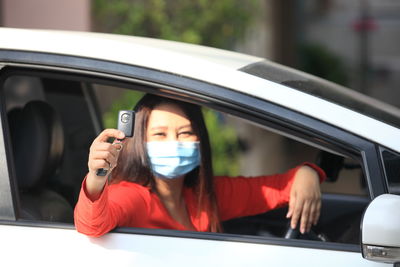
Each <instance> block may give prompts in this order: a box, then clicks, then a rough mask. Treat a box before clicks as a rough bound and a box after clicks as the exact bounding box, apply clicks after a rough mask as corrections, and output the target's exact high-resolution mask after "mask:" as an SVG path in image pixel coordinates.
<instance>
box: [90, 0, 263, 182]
mask: <svg viewBox="0 0 400 267" xmlns="http://www.w3.org/2000/svg"><path fill="white" fill-rule="evenodd" d="M259 1H260V0H245V1H243V0H93V1H92V7H93V12H92V13H93V16H92V17H93V22H94V23H93V24H94V29H95V30H96V31H100V32H112V33H118V34H125V35H135V36H144V37H153V38H160V39H166V40H174V41H181V42H187V43H194V44H200V45H206V46H212V47H217V48H224V49H233V47H234V45H235V43H236V42H237V41H238V40H240V39H241V38H243V36H244V33H245V31H246V29H247V28H248V27H249V25H251V23H252V19H253V18H254V17H256V13H257V11H258V7H259ZM140 97H141V95H140V93H137V92H133V91H129V92H126V93H124V95H123V96H122V97H121V98H120V99H117V100H116V101H115V102H114V104H113V105H112V107H111V108H110V110H109V111H108V112H106V113H105V114H104V124H105V126H106V127H116V121H115V118H116V117H117V113H118V110H120V109H129V108H132V106H133V105H134V104H135V103H136V102H137V100H138V99H139V98H140ZM203 114H204V117H205V120H206V125H207V128H208V132H209V135H210V142H211V146H212V153H213V167H214V173H215V174H216V175H237V174H238V172H239V164H238V163H239V158H238V156H239V155H238V153H239V146H238V138H237V135H236V133H235V130H234V129H233V128H231V127H230V126H228V125H227V124H225V123H224V120H223V119H221V118H222V115H221V114H220V113H218V112H215V111H212V110H209V109H204V110H203Z"/></svg>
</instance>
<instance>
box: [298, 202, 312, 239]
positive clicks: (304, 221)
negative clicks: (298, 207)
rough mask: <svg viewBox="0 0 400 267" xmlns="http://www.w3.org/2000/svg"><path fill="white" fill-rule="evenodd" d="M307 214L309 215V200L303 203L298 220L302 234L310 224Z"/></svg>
mask: <svg viewBox="0 0 400 267" xmlns="http://www.w3.org/2000/svg"><path fill="white" fill-rule="evenodd" d="M309 215H310V202H309V201H305V202H304V204H303V208H302V213H301V221H300V232H301V233H302V234H304V233H305V232H306V231H307V229H308V226H309V224H310V222H309Z"/></svg>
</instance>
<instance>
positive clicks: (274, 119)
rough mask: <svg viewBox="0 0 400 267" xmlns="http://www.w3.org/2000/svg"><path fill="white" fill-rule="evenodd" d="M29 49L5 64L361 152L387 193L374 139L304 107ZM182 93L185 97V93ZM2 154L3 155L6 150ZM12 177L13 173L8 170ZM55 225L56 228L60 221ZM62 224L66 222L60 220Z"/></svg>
mask: <svg viewBox="0 0 400 267" xmlns="http://www.w3.org/2000/svg"><path fill="white" fill-rule="evenodd" d="M24 53H28V54H29V55H30V56H29V57H26V55H25V56H22V55H20V54H19V53H16V52H14V53H11V54H8V56H9V59H8V60H9V61H11V62H12V63H8V64H7V63H6V62H5V63H4V64H7V65H9V66H10V67H12V68H16V67H17V68H23V69H26V70H31V71H32V70H37V71H39V72H46V71H47V72H60V71H62V73H65V74H68V75H72V76H77V77H86V80H87V81H88V82H95V81H96V82H100V81H101V83H105V84H110V85H115V86H123V87H125V88H127V87H129V85H132V84H135V89H139V88H140V90H142V91H144V92H148V93H157V94H159V95H163V96H168V97H173V98H177V99H180V100H184V101H188V102H192V103H195V104H199V105H203V106H206V107H208V108H212V109H215V110H219V111H222V112H226V113H229V114H232V115H235V116H239V117H241V118H243V119H246V120H250V121H252V122H254V123H257V124H260V125H264V126H266V127H268V128H273V129H275V130H277V131H278V132H284V133H286V134H287V135H288V136H290V137H292V138H293V137H294V138H298V139H301V140H305V141H308V142H309V143H312V144H314V145H317V146H321V147H326V148H328V149H332V150H334V151H338V152H339V153H343V154H346V155H350V156H352V157H358V158H359V160H360V161H362V162H363V166H364V167H365V168H364V174H365V177H366V180H367V183H368V188H369V191H370V192H369V193H370V196H371V198H374V197H375V196H377V195H380V194H382V193H383V192H385V190H386V189H385V188H384V183H382V178H383V177H382V176H381V175H382V173H381V169H379V168H380V166H377V164H376V163H377V162H379V160H377V159H378V158H377V157H378V153H377V151H376V145H375V144H373V143H371V142H369V141H368V140H365V139H363V138H361V137H358V136H355V135H353V134H351V133H348V132H346V131H344V130H342V129H338V128H336V127H334V126H332V125H329V124H326V123H324V122H322V121H319V120H316V119H314V118H311V117H308V116H306V115H304V114H301V113H299V112H296V111H293V110H290V109H288V108H284V107H281V106H279V105H276V104H274V103H270V102H268V101H265V100H262V99H257V98H254V97H251V96H248V95H245V94H242V93H240V92H236V91H232V90H229V89H228V88H223V87H221V86H216V85H213V84H208V83H205V82H202V81H197V80H193V79H189V78H186V77H181V76H178V75H175V74H170V73H160V72H158V71H157V70H150V69H145V68H140V67H138V66H130V65H126V64H120V63H115V62H107V61H101V60H94V59H86V58H77V57H72V56H60V55H48V54H44V53H32V52H24ZM24 53H22V54H24ZM6 54H7V53H6ZM12 56H16V58H13V60H11V58H12ZM26 58H28V59H29V60H30V61H29V62H25V61H26V60H25V59H26ZM60 59H63V60H62V61H61V62H62V64H61V63H60V62H59V61H60ZM3 60H4V59H3ZM2 74H3V71H1V72H0V75H1V76H0V77H2ZM155 88H160V90H155ZM183 92H184V93H185V95H186V96H184V95H183V94H182V93H183ZM3 114H4V113H3V112H2V114H1V117H2V120H4V118H3V117H4V116H3ZM3 136H4V138H8V137H7V134H4V135H3ZM4 142H5V140H4ZM0 152H1V150H0ZM1 156H4V154H1ZM8 158H9V157H8ZM9 177H11V176H10V175H9ZM2 179H4V176H2ZM11 180H12V179H11ZM379 180H380V181H379ZM9 191H10V192H13V191H14V192H15V188H13V187H12V186H11V185H10V187H9ZM14 199H15V196H14ZM15 205H16V204H15V203H13V204H12V207H10V208H11V209H15ZM2 219H3V221H11V222H15V219H14V220H12V219H11V220H4V218H2ZM18 224H29V225H31V224H33V225H44V226H47V225H49V224H46V223H38V224H35V223H32V222H18ZM50 225H53V227H57V224H50ZM61 227H63V226H62V225H61ZM114 231H115V232H121V233H139V234H161V235H167V236H171V235H172V236H183V237H188V235H189V236H190V237H195V238H206V239H216V240H218V239H221V238H222V239H224V240H225V239H226V238H228V239H231V240H236V241H239V242H262V243H267V244H271V242H272V243H276V244H278V243H279V244H285V245H290V244H291V245H293V246H301V247H313V248H321V247H323V248H327V249H335V250H337V249H339V250H346V251H358V250H359V248H358V246H355V245H350V244H335V243H330V244H322V242H317V243H318V244H314V243H315V242H311V243H310V242H306V241H300V240H291V241H290V242H288V241H286V240H275V239H273V238H272V239H270V238H265V237H262V238H257V237H253V236H251V237H243V236H235V237H233V236H231V237H226V236H225V235H226V234H218V235H216V234H210V233H194V232H193V233H190V232H187V233H183V232H181V231H174V230H160V231H158V230H157V231H154V229H152V230H150V229H137V228H129V229H126V228H118V229H116V230H114ZM221 235H222V236H221ZM229 235H231V234H229ZM246 240H247V241H246ZM256 240H257V241H256ZM271 240H272V241H271ZM292 241H293V242H292Z"/></svg>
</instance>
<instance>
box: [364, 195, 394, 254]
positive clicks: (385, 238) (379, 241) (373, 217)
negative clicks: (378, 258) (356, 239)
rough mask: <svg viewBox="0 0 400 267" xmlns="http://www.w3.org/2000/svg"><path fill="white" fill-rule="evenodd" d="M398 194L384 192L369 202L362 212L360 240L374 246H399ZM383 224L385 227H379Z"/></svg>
mask: <svg viewBox="0 0 400 267" xmlns="http://www.w3.org/2000/svg"><path fill="white" fill-rule="evenodd" d="M399 203H400V196H397V195H390V194H384V195H380V196H378V197H377V198H375V201H373V202H371V203H370V205H369V206H368V209H367V211H366V212H365V214H364V223H363V225H362V230H363V233H364V234H363V235H362V242H363V243H364V244H370V245H375V246H385V247H399V244H400V227H399V226H400V216H398V214H399V210H400V208H399ZM381 225H385V226H386V227H385V228H382V227H380V226H381Z"/></svg>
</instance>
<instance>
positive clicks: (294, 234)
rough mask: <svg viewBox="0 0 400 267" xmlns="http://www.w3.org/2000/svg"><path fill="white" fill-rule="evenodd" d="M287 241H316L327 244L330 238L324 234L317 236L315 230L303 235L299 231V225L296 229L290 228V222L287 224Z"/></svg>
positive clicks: (285, 236)
mask: <svg viewBox="0 0 400 267" xmlns="http://www.w3.org/2000/svg"><path fill="white" fill-rule="evenodd" d="M284 238H285V239H307V240H316V241H322V242H327V241H328V238H327V237H326V236H325V235H324V234H323V233H320V234H317V233H316V232H315V231H314V229H313V228H311V230H310V231H309V232H308V233H304V234H302V233H301V232H300V230H299V225H297V227H296V228H295V229H293V228H292V227H290V221H289V223H288V224H287V227H286V231H285V235H284Z"/></svg>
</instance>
